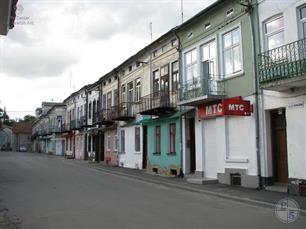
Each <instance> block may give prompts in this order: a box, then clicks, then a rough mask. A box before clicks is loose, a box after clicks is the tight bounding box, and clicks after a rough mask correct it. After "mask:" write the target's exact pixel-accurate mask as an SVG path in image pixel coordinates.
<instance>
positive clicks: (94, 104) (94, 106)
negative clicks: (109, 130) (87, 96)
mask: <svg viewBox="0 0 306 229" xmlns="http://www.w3.org/2000/svg"><path fill="white" fill-rule="evenodd" d="M96 106H97V102H96V100H94V101H93V105H92V114H93V116H94V115H95V113H96Z"/></svg>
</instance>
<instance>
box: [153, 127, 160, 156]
mask: <svg viewBox="0 0 306 229" xmlns="http://www.w3.org/2000/svg"><path fill="white" fill-rule="evenodd" d="M157 130H158V131H157ZM154 151H155V152H154V154H161V126H160V125H157V126H155V134H154Z"/></svg>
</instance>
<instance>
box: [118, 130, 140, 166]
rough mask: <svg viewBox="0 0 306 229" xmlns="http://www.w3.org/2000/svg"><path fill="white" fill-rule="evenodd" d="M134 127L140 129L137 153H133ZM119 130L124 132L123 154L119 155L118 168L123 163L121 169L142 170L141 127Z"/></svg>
mask: <svg viewBox="0 0 306 229" xmlns="http://www.w3.org/2000/svg"><path fill="white" fill-rule="evenodd" d="M135 127H140V151H139V152H136V151H135ZM120 129H121V130H125V153H120V154H119V166H121V164H122V163H123V167H126V168H133V169H135V168H137V169H142V127H141V126H129V127H121V128H120ZM120 133H121V132H120ZM119 137H120V136H119ZM119 147H120V143H119Z"/></svg>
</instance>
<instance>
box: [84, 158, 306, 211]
mask: <svg viewBox="0 0 306 229" xmlns="http://www.w3.org/2000/svg"><path fill="white" fill-rule="evenodd" d="M82 162H84V161H82ZM82 164H83V163H82ZM83 165H87V166H88V167H91V168H94V169H97V170H100V171H103V172H105V173H110V174H115V175H119V176H125V177H129V178H132V179H136V180H141V181H145V182H149V183H155V184H159V185H165V186H168V187H174V188H179V189H182V190H186V191H191V192H197V193H203V194H208V195H213V196H218V197H220V198H225V199H231V200H233V201H239V202H245V203H250V204H256V205H261V206H266V207H270V208H274V207H275V203H276V202H278V201H279V200H281V199H283V198H290V199H294V200H295V201H296V202H297V203H298V204H299V206H300V208H301V210H302V211H301V213H302V214H306V198H305V197H301V196H294V195H289V194H287V193H280V192H273V191H267V190H256V189H248V188H242V187H236V186H229V185H223V184H205V185H200V184H199V185H198V184H190V183H188V182H187V181H186V180H185V179H182V178H175V177H163V176H160V175H155V174H149V173H146V172H144V171H142V170H135V169H128V168H122V167H111V166H107V165H104V164H102V163H88V162H84V164H83Z"/></svg>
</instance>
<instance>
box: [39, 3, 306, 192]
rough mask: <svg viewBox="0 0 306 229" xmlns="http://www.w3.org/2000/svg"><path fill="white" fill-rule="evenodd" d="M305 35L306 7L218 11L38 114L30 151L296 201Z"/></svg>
mask: <svg viewBox="0 0 306 229" xmlns="http://www.w3.org/2000/svg"><path fill="white" fill-rule="evenodd" d="M305 36H306V1H305V0H291V1H278V2H277V4H275V1H273V0H258V1H255V0H253V1H224V0H218V1H216V2H215V3H213V4H212V5H210V6H209V7H207V8H205V9H204V10H202V11H201V12H199V13H198V14H196V15H195V16H193V17H192V18H191V19H189V20H188V21H186V22H184V23H183V24H181V25H180V26H177V27H175V28H173V29H171V30H170V31H169V32H167V33H165V34H164V35H162V36H161V37H160V38H158V39H157V40H155V41H154V42H152V43H151V44H149V45H148V46H146V47H144V48H143V49H142V50H140V51H139V52H138V53H136V54H135V55H133V56H132V57H130V58H128V59H127V60H126V61H125V62H123V63H122V64H121V65H119V66H117V67H116V68H114V69H113V70H112V71H111V72H109V73H107V74H105V75H104V76H102V77H101V78H100V79H99V80H97V81H96V82H94V83H93V84H90V85H86V86H84V87H83V88H81V89H80V90H78V91H76V92H74V93H72V94H71V95H70V96H69V97H68V98H66V99H65V100H64V101H63V103H57V104H54V103H43V104H42V108H40V109H39V110H38V111H39V112H38V113H40V118H39V119H38V120H37V121H36V123H35V124H34V125H33V139H34V146H35V149H36V150H38V151H41V152H45V153H54V154H56V155H66V156H67V157H71V158H76V159H85V160H94V161H96V162H100V161H103V162H105V163H106V164H109V165H113V166H121V167H127V168H134V169H144V170H147V171H148V172H153V173H158V174H164V175H183V174H184V175H185V176H186V177H188V179H189V180H190V181H191V182H199V183H206V182H209V183H211V182H220V183H224V184H232V185H241V186H243V187H250V188H257V187H270V186H272V187H273V186H281V187H285V188H286V189H287V188H288V190H289V192H290V193H295V194H298V193H302V192H304V189H303V187H305V182H306V166H305V165H306V150H305V149H306V145H305V144H306V142H305V141H304V139H305V138H306V110H305V106H304V102H305V100H306V96H305V95H306V94H305V93H306V58H305V57H306V40H305Z"/></svg>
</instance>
